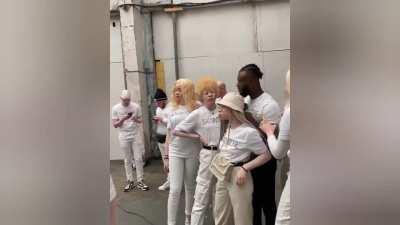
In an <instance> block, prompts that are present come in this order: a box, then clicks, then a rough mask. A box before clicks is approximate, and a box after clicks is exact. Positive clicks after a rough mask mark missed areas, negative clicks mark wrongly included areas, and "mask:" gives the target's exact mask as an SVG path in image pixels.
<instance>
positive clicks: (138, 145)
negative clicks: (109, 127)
mask: <svg viewBox="0 0 400 225" xmlns="http://www.w3.org/2000/svg"><path fill="white" fill-rule="evenodd" d="M120 99H121V102H120V103H118V104H116V105H114V106H113V108H112V124H113V126H114V127H115V128H118V131H119V135H118V138H119V142H120V146H121V149H122V151H123V152H124V157H125V160H124V164H125V173H126V179H127V184H126V186H125V187H124V191H125V192H127V191H130V190H132V189H133V188H134V187H135V186H136V187H137V188H138V189H140V190H143V191H146V190H149V187H148V186H147V185H146V184H145V183H144V182H143V151H144V150H143V141H142V140H141V136H140V134H139V124H140V123H142V114H141V110H140V106H139V105H138V104H136V103H134V102H131V93H130V92H129V91H128V90H123V91H122V93H121V96H120ZM133 159H134V160H135V164H136V177H137V183H136V184H135V183H134V179H133V168H132V160H133Z"/></svg>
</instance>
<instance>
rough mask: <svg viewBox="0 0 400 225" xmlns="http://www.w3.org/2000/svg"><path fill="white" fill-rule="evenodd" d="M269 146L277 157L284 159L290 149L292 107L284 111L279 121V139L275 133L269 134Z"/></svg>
mask: <svg viewBox="0 0 400 225" xmlns="http://www.w3.org/2000/svg"><path fill="white" fill-rule="evenodd" d="M268 146H269V148H270V151H271V154H272V155H273V156H274V157H275V158H276V159H282V158H283V157H285V156H286V155H287V154H288V152H289V150H290V107H288V108H287V109H285V111H284V112H283V116H282V119H281V121H280V123H279V136H278V139H277V138H276V137H275V135H268Z"/></svg>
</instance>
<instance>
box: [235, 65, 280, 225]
mask: <svg viewBox="0 0 400 225" xmlns="http://www.w3.org/2000/svg"><path fill="white" fill-rule="evenodd" d="M262 76H263V73H262V72H261V71H260V69H259V68H258V66H257V65H255V64H249V65H246V66H244V67H243V68H242V69H241V70H240V71H239V75H238V83H237V87H238V89H239V93H240V95H242V96H243V97H246V100H245V102H246V104H247V113H248V116H247V118H248V120H249V121H250V122H252V123H253V125H255V126H256V127H258V126H259V123H260V122H261V120H262V119H266V120H269V121H271V122H273V123H278V122H279V120H280V117H281V109H280V108H279V105H278V103H277V102H276V101H275V100H274V99H273V98H272V97H271V95H269V94H268V93H266V92H264V91H263V89H262V88H261V84H260V79H262ZM276 167H277V162H276V160H275V159H274V158H273V159H271V160H270V161H268V162H267V163H266V164H264V165H262V166H260V167H258V168H256V169H254V170H252V171H251V172H252V176H253V179H254V192H253V210H254V217H253V225H261V224H262V217H261V215H262V212H264V215H265V221H266V225H274V224H275V216H276V210H277V209H276V202H275V173H276Z"/></svg>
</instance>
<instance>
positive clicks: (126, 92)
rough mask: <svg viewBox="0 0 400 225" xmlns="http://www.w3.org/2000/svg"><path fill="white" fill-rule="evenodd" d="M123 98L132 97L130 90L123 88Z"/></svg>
mask: <svg viewBox="0 0 400 225" xmlns="http://www.w3.org/2000/svg"><path fill="white" fill-rule="evenodd" d="M121 98H122V99H130V98H131V92H130V91H128V90H122V92H121Z"/></svg>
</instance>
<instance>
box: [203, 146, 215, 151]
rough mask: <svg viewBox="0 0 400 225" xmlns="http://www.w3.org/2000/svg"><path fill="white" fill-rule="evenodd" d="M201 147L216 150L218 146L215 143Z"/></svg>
mask: <svg viewBox="0 0 400 225" xmlns="http://www.w3.org/2000/svg"><path fill="white" fill-rule="evenodd" d="M203 148H204V149H207V150H212V151H217V150H218V146H215V145H203Z"/></svg>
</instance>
